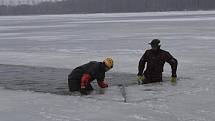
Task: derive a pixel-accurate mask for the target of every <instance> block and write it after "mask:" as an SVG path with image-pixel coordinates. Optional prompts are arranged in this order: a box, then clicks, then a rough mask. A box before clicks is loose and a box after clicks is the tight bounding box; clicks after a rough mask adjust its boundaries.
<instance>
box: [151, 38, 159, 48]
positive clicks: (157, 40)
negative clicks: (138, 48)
mask: <svg viewBox="0 0 215 121" xmlns="http://www.w3.org/2000/svg"><path fill="white" fill-rule="evenodd" d="M159 43H160V40H159V39H153V40H152V41H151V42H150V43H149V44H150V45H152V46H159Z"/></svg>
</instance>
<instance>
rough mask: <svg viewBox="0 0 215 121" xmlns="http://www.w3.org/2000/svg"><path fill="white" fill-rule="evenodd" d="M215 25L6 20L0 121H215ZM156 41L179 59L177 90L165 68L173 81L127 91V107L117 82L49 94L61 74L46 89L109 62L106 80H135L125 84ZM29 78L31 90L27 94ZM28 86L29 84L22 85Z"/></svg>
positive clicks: (169, 15)
mask: <svg viewBox="0 0 215 121" xmlns="http://www.w3.org/2000/svg"><path fill="white" fill-rule="evenodd" d="M214 19H215V12H214V11H197V12H162V13H130V14H126V13H123V14H87V15H84V14H80V15H43V16H6V17H0V63H1V64H3V65H1V66H0V67H1V75H3V76H1V81H0V82H1V87H4V88H1V89H0V97H1V99H0V119H1V120H2V121H38V120H41V121H214V119H215V108H214V107H215V104H214V102H215V97H214V94H215V88H214V86H215V82H214V78H215V75H214V73H215V63H214V60H215V48H214V46H215V42H214V38H215V35H214V32H215V27H214V26H215V21H214ZM153 38H159V39H161V41H162V48H163V49H165V50H168V51H170V52H171V53H172V54H173V55H174V56H175V57H176V58H177V59H178V61H179V67H178V76H179V80H178V82H177V84H174V85H173V84H171V83H170V82H169V81H168V77H169V76H170V71H171V70H170V66H169V65H165V71H164V77H165V80H167V81H165V82H163V83H155V84H148V85H140V86H139V85H133V84H132V85H129V86H128V87H126V92H127V100H128V102H127V103H124V102H123V97H122V95H121V92H120V88H121V87H120V86H117V85H114V84H113V85H111V86H110V87H109V88H108V89H106V90H100V91H99V93H94V94H93V95H92V96H89V97H81V96H69V95H59V93H54V92H53V93H54V94H53V93H52V92H50V90H48V91H47V93H44V92H45V91H44V90H45V89H46V88H45V86H44V85H45V84H50V85H51V84H52V78H53V76H52V74H53V73H54V74H59V75H61V76H59V77H58V78H57V77H56V78H54V79H56V80H54V81H53V83H55V84H53V86H52V85H51V86H50V85H49V86H47V88H48V89H50V87H57V88H58V86H56V85H58V84H59V87H61V84H62V87H64V89H65V88H66V82H65V83H64V82H59V81H62V80H63V79H65V76H66V73H65V72H69V71H70V70H68V69H72V68H74V67H76V66H78V65H81V64H83V63H86V62H88V61H90V60H97V61H100V60H103V58H104V57H106V56H111V57H113V59H114V61H115V65H114V69H113V70H111V72H110V73H109V74H108V75H110V76H108V78H107V79H109V80H114V81H117V80H118V78H119V79H122V78H123V79H125V81H126V82H130V81H131V80H132V79H128V80H126V78H127V77H131V76H132V78H133V77H134V76H135V74H136V73H137V65H138V61H139V59H140V57H141V56H142V54H143V53H144V51H145V50H146V49H148V48H149V45H148V44H147V43H148V42H149V41H151V40H152V39H153ZM7 64H8V65H7ZM13 65H25V66H26V67H25V66H24V67H23V66H13ZM30 66H33V67H35V69H34V68H33V67H30ZM38 66H40V67H38ZM46 67H55V68H46ZM56 68H67V69H56ZM22 69H23V70H22ZM28 69H29V71H28ZM44 69H45V70H44ZM52 69H53V70H52ZM41 70H42V72H40V71H41ZM7 71H8V72H9V73H7ZM58 71H59V72H58ZM24 72H26V73H24ZM27 72H28V73H27ZM43 72H44V73H43ZM52 72H53V73H52ZM4 73H5V74H4ZM10 74H11V75H10ZM25 74H26V75H25ZM64 74H65V76H63V75H64ZM114 74H115V75H114ZM29 75H31V76H29ZM9 77H10V78H9ZM13 77H17V79H16V81H14V78H13ZM61 77H62V78H61ZM116 77H118V78H117V80H115V79H116ZM124 77H126V78H124ZM38 78H42V79H43V80H44V83H42V82H41V80H38V81H37V80H36V79H38ZM46 78H48V79H51V80H46ZM23 79H26V80H23ZM28 79H29V82H30V83H31V82H32V83H33V86H35V87H34V88H33V89H28V88H27V87H28V83H27V82H28ZM61 79H62V80H61ZM22 82H23V83H24V84H26V83H27V84H26V85H24V86H23V85H20V84H22ZM119 82H121V80H120V81H119ZM35 83H37V84H35ZM34 84H35V85H34ZM43 84H44V85H43ZM25 86H26V88H27V90H29V91H26V88H25ZM30 86H31V87H33V86H32V85H31V84H29V87H30ZM5 87H10V88H9V89H11V88H12V89H14V88H15V89H19V90H9V89H5ZM35 89H41V90H43V91H42V92H43V93H41V92H37V91H35ZM51 90H52V91H53V90H55V89H51ZM98 90H99V89H98ZM102 93H104V94H102Z"/></svg>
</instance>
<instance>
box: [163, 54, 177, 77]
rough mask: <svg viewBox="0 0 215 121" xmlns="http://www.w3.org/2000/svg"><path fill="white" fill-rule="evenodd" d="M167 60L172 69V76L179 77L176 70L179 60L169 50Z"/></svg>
mask: <svg viewBox="0 0 215 121" xmlns="http://www.w3.org/2000/svg"><path fill="white" fill-rule="evenodd" d="M166 62H167V63H169V64H170V66H171V69H172V77H177V74H176V71H177V66H178V61H177V59H175V58H174V57H173V56H172V55H171V54H170V53H169V52H167V59H166Z"/></svg>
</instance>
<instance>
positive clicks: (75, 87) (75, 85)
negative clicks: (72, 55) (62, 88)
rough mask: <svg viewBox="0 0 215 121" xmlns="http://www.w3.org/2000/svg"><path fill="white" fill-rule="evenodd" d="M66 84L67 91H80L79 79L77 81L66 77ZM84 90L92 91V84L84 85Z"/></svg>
mask: <svg viewBox="0 0 215 121" xmlns="http://www.w3.org/2000/svg"><path fill="white" fill-rule="evenodd" d="M68 86H69V91H70V92H74V91H80V90H81V85H80V81H77V80H72V79H68ZM86 90H87V91H92V90H93V87H92V85H91V84H88V85H87V86H86Z"/></svg>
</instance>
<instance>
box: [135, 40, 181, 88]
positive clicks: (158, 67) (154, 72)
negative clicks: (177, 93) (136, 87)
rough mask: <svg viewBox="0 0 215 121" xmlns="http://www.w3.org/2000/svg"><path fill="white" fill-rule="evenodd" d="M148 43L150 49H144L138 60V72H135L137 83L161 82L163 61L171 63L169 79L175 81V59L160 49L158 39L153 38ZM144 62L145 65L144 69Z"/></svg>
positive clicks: (176, 63)
mask: <svg viewBox="0 0 215 121" xmlns="http://www.w3.org/2000/svg"><path fill="white" fill-rule="evenodd" d="M149 44H150V45H151V47H152V49H150V50H146V52H145V53H144V55H143V56H142V58H141V59H140V61H139V66H138V70H139V72H138V74H137V76H138V77H137V78H138V84H147V83H153V82H161V81H162V72H163V67H164V64H165V62H167V63H169V64H170V65H171V69H172V76H171V81H172V82H175V81H176V78H177V74H176V71H177V65H178V62H177V60H176V59H175V58H174V57H173V56H172V55H171V54H170V53H169V52H167V51H164V50H162V49H160V46H161V45H160V40H158V39H154V40H152V41H151V42H150V43H149ZM146 63H147V67H146V70H145V71H144V69H145V64H146ZM143 71H144V73H143Z"/></svg>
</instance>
